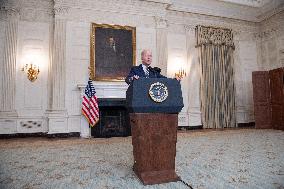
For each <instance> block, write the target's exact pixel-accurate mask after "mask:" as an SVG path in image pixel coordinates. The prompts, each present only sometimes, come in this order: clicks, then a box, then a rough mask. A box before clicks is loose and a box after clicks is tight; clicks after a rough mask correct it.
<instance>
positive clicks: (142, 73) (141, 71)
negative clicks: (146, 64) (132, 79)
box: [139, 64, 146, 77]
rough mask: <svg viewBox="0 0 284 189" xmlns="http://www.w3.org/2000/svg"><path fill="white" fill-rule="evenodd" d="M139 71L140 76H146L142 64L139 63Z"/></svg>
mask: <svg viewBox="0 0 284 189" xmlns="http://www.w3.org/2000/svg"><path fill="white" fill-rule="evenodd" d="M139 72H140V73H141V76H142V77H146V75H145V72H144V70H143V67H142V64H140V65H139Z"/></svg>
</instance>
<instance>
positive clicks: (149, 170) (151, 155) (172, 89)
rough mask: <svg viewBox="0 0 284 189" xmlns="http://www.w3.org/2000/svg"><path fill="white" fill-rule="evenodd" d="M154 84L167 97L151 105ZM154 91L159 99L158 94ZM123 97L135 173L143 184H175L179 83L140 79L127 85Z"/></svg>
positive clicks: (166, 80)
mask: <svg viewBox="0 0 284 189" xmlns="http://www.w3.org/2000/svg"><path fill="white" fill-rule="evenodd" d="M155 83H158V85H159V84H162V85H164V86H165V87H166V88H167V91H168V96H167V98H166V99H165V100H164V101H162V102H155V101H154V100H153V99H152V98H151V95H149V91H151V90H150V88H151V86H153V84H155ZM158 88H159V87H158ZM154 92H155V91H154ZM156 92H157V95H158V96H157V98H159V95H161V93H160V92H158V91H156ZM162 93H163V91H162ZM126 94H127V95H126V96H127V98H126V99H127V106H128V109H129V112H130V124H131V133H132V145H133V156H134V166H133V169H134V172H135V174H136V175H137V176H138V178H139V179H140V180H141V181H142V183H143V184H144V185H148V184H160V183H166V182H175V181H178V180H179V177H178V176H177V174H176V173H175V156H176V142H177V126H178V114H177V113H178V112H179V111H180V110H181V109H182V107H183V102H182V94H181V87H180V84H179V82H178V81H176V80H173V79H165V78H163V79H161V78H147V79H146V78H145V79H144V78H140V79H139V80H137V81H134V82H133V83H132V84H131V85H130V86H129V88H128V90H127V93H126Z"/></svg>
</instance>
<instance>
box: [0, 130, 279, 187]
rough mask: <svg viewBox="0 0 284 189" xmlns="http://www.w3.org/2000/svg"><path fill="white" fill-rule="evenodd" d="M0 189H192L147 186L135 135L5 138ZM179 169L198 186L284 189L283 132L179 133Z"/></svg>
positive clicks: (0, 145) (0, 154) (1, 145)
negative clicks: (136, 159)
mask: <svg viewBox="0 0 284 189" xmlns="http://www.w3.org/2000/svg"><path fill="white" fill-rule="evenodd" d="M0 150H1V151H0V188H1V189H2V188H9V189H10V188H29V189H32V188H52V189H54V188H56V189H60V188H68V189H69V188H95V189H103V188H116V189H118V188H119V189H120V188H121V189H128V188H129V189H136V188H137V189H139V188H148V189H150V188H151V189H152V188H156V189H159V188H170V189H173V188H177V189H183V188H188V187H187V186H185V185H184V184H183V183H181V182H176V183H167V184H159V185H152V186H143V185H142V184H141V183H140V181H139V180H138V179H137V178H136V176H135V174H134V173H133V171H132V164H133V157H132V145H131V137H128V138H110V139H75V138H69V139H47V138H27V139H2V140H0ZM176 171H177V174H178V175H179V176H181V178H182V179H183V180H184V181H185V182H187V183H189V184H190V185H191V186H192V187H193V188H214V189H216V188H218V189H221V188H226V189H227V188H263V189H272V188H282V189H283V188H284V132H283V131H277V130H255V129H238V130H225V131H187V132H183V133H179V134H178V143H177V156H176Z"/></svg>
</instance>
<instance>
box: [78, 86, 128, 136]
mask: <svg viewBox="0 0 284 189" xmlns="http://www.w3.org/2000/svg"><path fill="white" fill-rule="evenodd" d="M93 85H94V87H95V90H96V96H97V98H126V90H127V88H128V85H127V84H126V83H125V82H112V83H110V82H97V81H93ZM77 88H78V89H79V90H80V91H81V99H82V97H83V95H84V91H85V88H86V85H85V84H77ZM80 122H81V126H80V136H81V137H83V138H90V137H91V130H90V129H89V126H88V122H87V120H86V119H85V118H84V117H83V115H81V121H80Z"/></svg>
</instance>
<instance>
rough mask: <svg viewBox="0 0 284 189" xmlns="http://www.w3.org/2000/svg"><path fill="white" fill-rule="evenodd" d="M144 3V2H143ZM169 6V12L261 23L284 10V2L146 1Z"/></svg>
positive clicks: (279, 0)
mask: <svg viewBox="0 0 284 189" xmlns="http://www.w3.org/2000/svg"><path fill="white" fill-rule="evenodd" d="M142 1H143V0H142ZM144 1H152V2H159V3H166V4H168V5H169V6H168V10H173V11H181V12H189V13H196V14H202V15H210V16H218V17H226V18H233V19H238V20H245V21H251V22H261V21H263V20H264V19H266V18H269V17H271V16H272V15H274V14H276V13H278V12H280V11H283V10H284V0H144Z"/></svg>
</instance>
